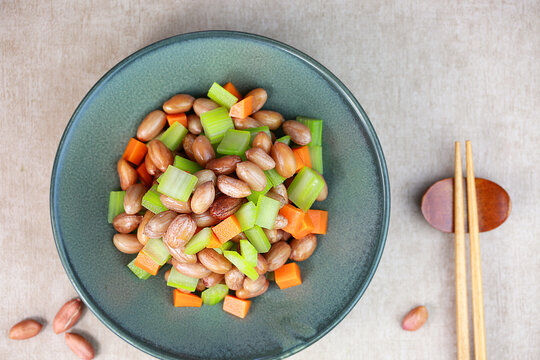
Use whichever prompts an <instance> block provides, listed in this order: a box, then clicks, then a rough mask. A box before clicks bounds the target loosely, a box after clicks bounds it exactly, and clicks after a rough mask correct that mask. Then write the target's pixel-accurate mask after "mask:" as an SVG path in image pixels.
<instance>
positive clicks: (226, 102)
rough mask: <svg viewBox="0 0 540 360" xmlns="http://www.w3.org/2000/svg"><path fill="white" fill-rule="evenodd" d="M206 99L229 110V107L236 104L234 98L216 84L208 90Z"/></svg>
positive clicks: (236, 100)
mask: <svg viewBox="0 0 540 360" xmlns="http://www.w3.org/2000/svg"><path fill="white" fill-rule="evenodd" d="M208 97H209V98H210V99H212V100H214V101H215V102H217V103H218V104H219V105H221V106H224V107H226V108H227V109H230V108H231V106H233V105H234V104H236V103H237V102H238V99H237V98H236V96H234V95H233V94H231V93H230V92H228V91H227V90H225V89H224V88H223V87H222V86H221V85H219V84H218V83H216V82H215V83H213V84H212V86H211V87H210V90H208Z"/></svg>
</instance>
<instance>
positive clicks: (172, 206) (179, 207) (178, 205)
mask: <svg viewBox="0 0 540 360" xmlns="http://www.w3.org/2000/svg"><path fill="white" fill-rule="evenodd" d="M159 200H160V201H161V203H162V204H163V206H165V207H166V208H167V209H169V210H174V211H176V212H177V213H180V214H189V213H191V207H190V206H189V201H180V200H176V199H173V198H172V197H169V196H167V195H163V194H161V195H160V196H159Z"/></svg>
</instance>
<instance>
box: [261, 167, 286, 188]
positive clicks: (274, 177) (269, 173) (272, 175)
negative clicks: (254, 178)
mask: <svg viewBox="0 0 540 360" xmlns="http://www.w3.org/2000/svg"><path fill="white" fill-rule="evenodd" d="M265 174H266V177H267V178H268V180H270V182H271V183H272V186H278V185H279V184H283V182H284V181H285V180H287V178H284V177H283V176H281V175H279V174H278V172H277V171H276V169H270V170H266V171H265Z"/></svg>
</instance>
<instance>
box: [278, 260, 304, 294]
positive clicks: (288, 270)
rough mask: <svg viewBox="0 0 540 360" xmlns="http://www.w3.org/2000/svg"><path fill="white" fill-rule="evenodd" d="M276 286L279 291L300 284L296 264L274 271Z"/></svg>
mask: <svg viewBox="0 0 540 360" xmlns="http://www.w3.org/2000/svg"><path fill="white" fill-rule="evenodd" d="M274 277H275V279H276V284H277V286H279V288H280V289H281V290H283V289H287V288H290V287H293V286H297V285H300V284H302V277H301V276H300V268H299V267H298V265H297V264H296V263H289V264H285V265H283V266H282V267H280V268H279V269H276V270H275V271H274Z"/></svg>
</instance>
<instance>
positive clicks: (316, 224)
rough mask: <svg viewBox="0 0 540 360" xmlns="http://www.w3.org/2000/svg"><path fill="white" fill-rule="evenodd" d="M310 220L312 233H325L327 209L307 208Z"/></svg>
mask: <svg viewBox="0 0 540 360" xmlns="http://www.w3.org/2000/svg"><path fill="white" fill-rule="evenodd" d="M307 214H308V216H309V218H310V219H311V222H312V223H313V232H312V233H313V234H326V228H327V224H328V211H325V210H312V209H310V210H308V212H307Z"/></svg>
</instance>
